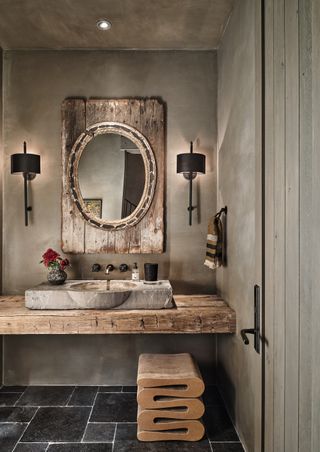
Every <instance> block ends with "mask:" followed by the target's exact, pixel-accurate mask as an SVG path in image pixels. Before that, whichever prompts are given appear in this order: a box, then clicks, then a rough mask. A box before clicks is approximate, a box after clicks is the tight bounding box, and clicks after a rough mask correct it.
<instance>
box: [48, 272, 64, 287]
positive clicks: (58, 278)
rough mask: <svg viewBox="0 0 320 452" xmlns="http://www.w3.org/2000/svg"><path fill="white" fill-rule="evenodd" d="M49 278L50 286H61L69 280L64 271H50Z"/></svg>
mask: <svg viewBox="0 0 320 452" xmlns="http://www.w3.org/2000/svg"><path fill="white" fill-rule="evenodd" d="M47 278H48V281H49V283H50V284H53V285H54V286H59V285H60V284H64V282H65V280H66V279H67V274H66V272H65V271H63V270H59V269H56V268H54V269H52V270H49V272H48V277H47Z"/></svg>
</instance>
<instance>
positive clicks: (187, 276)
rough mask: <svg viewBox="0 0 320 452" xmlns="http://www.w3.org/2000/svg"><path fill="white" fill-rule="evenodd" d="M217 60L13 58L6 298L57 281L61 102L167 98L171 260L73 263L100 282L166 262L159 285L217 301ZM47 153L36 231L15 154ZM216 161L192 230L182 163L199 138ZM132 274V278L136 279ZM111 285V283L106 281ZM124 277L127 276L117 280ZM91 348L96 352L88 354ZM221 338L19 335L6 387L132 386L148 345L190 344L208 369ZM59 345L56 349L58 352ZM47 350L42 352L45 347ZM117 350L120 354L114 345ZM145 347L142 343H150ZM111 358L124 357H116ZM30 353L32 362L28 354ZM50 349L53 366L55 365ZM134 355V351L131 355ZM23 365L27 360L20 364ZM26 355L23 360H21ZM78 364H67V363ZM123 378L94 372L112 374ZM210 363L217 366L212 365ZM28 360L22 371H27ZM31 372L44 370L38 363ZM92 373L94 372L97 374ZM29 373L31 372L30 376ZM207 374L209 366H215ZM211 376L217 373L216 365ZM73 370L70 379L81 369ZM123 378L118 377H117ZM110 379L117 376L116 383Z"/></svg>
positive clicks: (67, 54)
mask: <svg viewBox="0 0 320 452" xmlns="http://www.w3.org/2000/svg"><path fill="white" fill-rule="evenodd" d="M216 81H217V69H216V53H215V52H184V51H182V52H175V51H173V52H155V51H150V52H135V51H126V52H116V51H114V52H107V51H105V52H103V51H9V52H6V53H5V58H4V94H5V96H4V140H5V143H4V144H5V162H4V218H5V221H4V246H3V278H4V292H5V293H10V294H18V293H23V291H24V290H25V289H26V288H28V287H30V286H33V285H35V284H38V283H40V282H41V281H43V280H44V279H45V278H46V272H45V270H44V269H43V268H42V267H41V266H40V265H39V260H40V256H41V254H42V252H43V251H44V250H45V249H46V248H47V247H49V246H50V247H53V248H56V249H59V247H60V225H61V213H60V212H61V205H60V196H61V117H60V107H61V102H62V101H63V99H65V98H66V97H72V96H73V97H81V96H83V97H98V98H103V97H112V98H116V97H147V96H158V97H160V98H161V99H162V100H163V101H164V102H165V103H166V110H167V131H166V135H167V136H166V154H167V155H166V161H167V165H166V252H165V253H164V254H163V255H160V256H147V255H145V256H137V255H132V256H129V255H122V256H121V255H97V256H95V255H90V256H77V257H75V256H74V257H73V256H71V260H72V263H73V268H72V271H70V276H72V277H76V278H81V277H92V274H91V272H90V268H91V265H92V264H93V263H94V262H99V263H101V264H108V263H113V264H115V265H116V266H117V265H118V264H120V263H121V262H126V263H128V264H132V263H133V262H135V261H137V262H138V263H139V264H140V266H141V267H142V265H143V262H146V261H147V260H148V261H150V260H151V261H154V262H158V263H159V265H160V268H159V277H160V278H169V279H170V280H171V281H172V284H173V287H174V291H175V292H176V293H182V292H185V293H188V292H189V293H190V292H196V293H212V292H214V291H215V283H214V273H212V272H211V271H210V270H209V269H207V268H205V267H204V266H203V259H204V253H205V237H206V228H207V220H208V217H209V216H210V215H212V214H213V212H214V211H215V208H216V188H215V187H216V172H215V170H216V166H215V145H216ZM23 140H26V141H27V142H28V145H29V149H30V151H33V152H35V153H39V154H41V158H42V174H41V175H40V176H38V177H37V178H36V179H35V180H34V181H33V182H32V196H31V201H32V205H33V213H32V219H31V224H30V226H29V227H28V228H25V226H24V224H23V197H22V196H23V190H22V178H20V177H18V176H11V175H10V170H9V156H10V154H11V153H13V152H19V151H21V149H22V142H23ZM190 140H194V141H195V150H196V151H197V150H198V151H201V152H203V153H205V154H206V155H207V174H206V175H204V176H201V177H199V178H198V179H197V180H196V183H195V191H194V194H195V203H197V204H198V206H199V209H198V211H196V212H195V213H194V224H193V226H192V227H189V226H188V224H187V201H188V191H187V184H186V181H185V179H184V178H183V177H181V176H179V175H177V174H176V155H177V154H178V153H180V152H187V151H188V149H189V141H190ZM127 276H128V277H129V274H128V275H127ZM102 277H103V275H102ZM113 277H115V278H117V277H120V275H119V273H118V272H117V271H115V272H114V274H113ZM86 341H87V343H88V344H90V347H91V348H90V352H88V349H87V348H84V347H83V344H84V343H86ZM214 341H215V338H214V337H213V336H208V337H203V338H198V339H197V338H193V339H192V341H191V340H188V341H187V342H185V340H184V337H180V338H177V337H173V336H172V337H170V336H168V337H162V336H161V337H160V338H159V337H158V338H157V337H155V336H150V337H143V338H142V337H123V338H122V340H120V338H119V340H117V338H111V337H108V336H105V337H99V338H94V337H93V338H84V339H81V338H71V337H64V338H54V339H53V338H48V337H36V338H28V337H23V338H22V337H21V338H10V337H7V338H6V340H5V378H6V382H7V383H18V382H19V383H24V382H25V383H34V382H37V383H41V382H42V383H53V382H55V383H59V382H60V381H63V382H64V383H66V382H70V383H73V382H74V375H75V374H76V371H77V369H78V368H80V367H79V362H81V374H80V375H78V374H77V375H78V377H77V378H79V380H78V383H84V384H85V383H87V384H90V383H93V382H95V383H97V382H99V381H100V382H101V383H110V384H115V383H119V384H120V383H122V384H129V383H133V382H134V379H133V374H132V372H129V371H128V372H123V371H122V370H121V369H127V368H129V367H130V369H134V368H135V365H136V355H137V351H138V350H140V347H143V348H144V350H147V349H149V348H150V349H151V348H152V347H154V344H155V343H156V344H157V347H158V348H159V350H161V349H165V350H167V351H170V350H174V349H175V347H178V346H179V344H180V347H181V349H183V350H184V351H188V350H189V348H192V347H191V344H198V345H199V347H195V350H194V351H195V354H196V355H197V354H199V357H201V359H200V364H201V363H204V359H203V356H204V355H205V356H206V361H207V364H208V363H210V364H211V366H212V365H213V364H214V360H215V354H214V352H213V348H214V347H213V344H214ZM53 343H54V347H52V344H53ZM35 344H37V346H35ZM111 344H112V346H111ZM139 344H142V345H139ZM111 349H113V350H112V351H111ZM22 350H23V353H21V352H22ZM48 350H50V355H51V358H50V359H48V360H47V359H46V358H47V357H48ZM127 350H130V353H127ZM14 356H20V357H21V359H18V360H17V359H15V358H14ZM22 356H23V360H22ZM63 356H68V365H67V366H66V367H64V368H62V367H61V365H60V364H59V365H58V363H60V361H59V360H60V359H61V357H63ZM111 356H114V357H115V358H114V360H116V361H117V363H116V367H115V368H114V369H113V371H112V373H110V372H107V371H106V370H105V367H104V368H103V369H104V370H102V371H99V370H98V367H97V368H96V367H92V366H91V363H92V362H96V363H99V362H101V361H105V362H108V360H109V358H110V365H111V366H113V364H114V363H115V361H114V360H112V359H111ZM208 360H209V361H208ZM22 361H23V362H22ZM26 363H33V365H31V364H30V366H29V365H27V364H26ZM86 364H88V365H86ZM26 367H28V369H26ZM207 367H208V365H207ZM209 367H210V366H209ZM71 368H72V369H73V371H71V370H70V369H71ZM117 369H119V371H117ZM106 376H107V379H106Z"/></svg>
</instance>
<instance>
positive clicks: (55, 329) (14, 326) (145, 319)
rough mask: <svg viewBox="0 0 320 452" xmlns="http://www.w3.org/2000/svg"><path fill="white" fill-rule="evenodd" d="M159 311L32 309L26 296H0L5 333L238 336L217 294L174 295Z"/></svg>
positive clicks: (1, 324)
mask: <svg viewBox="0 0 320 452" xmlns="http://www.w3.org/2000/svg"><path fill="white" fill-rule="evenodd" d="M174 301H175V304H176V307H175V308H173V309H158V310H132V311H128V310H127V311H125V310H123V311H121V310H91V309H90V310H63V311H62V310H60V311H58V310H57V311H55V310H54V311H52V310H30V309H27V308H26V307H25V305H24V296H18V295H17V296H11V295H8V296H5V295H4V296H0V335H2V334H6V335H7V334H183V333H184V334H186V333H187V334H212V333H235V331H236V313H235V311H234V310H233V309H232V308H230V307H229V306H228V305H227V303H226V302H225V301H223V300H222V299H221V298H220V297H218V296H217V295H175V296H174Z"/></svg>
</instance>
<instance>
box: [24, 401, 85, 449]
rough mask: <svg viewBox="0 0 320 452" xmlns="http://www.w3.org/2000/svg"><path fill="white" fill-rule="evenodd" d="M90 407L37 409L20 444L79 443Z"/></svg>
mask: <svg viewBox="0 0 320 452" xmlns="http://www.w3.org/2000/svg"><path fill="white" fill-rule="evenodd" d="M90 410H91V408H90V407H62V408H58V407H44V408H39V410H38V411H37V413H36V415H35V417H34V418H33V420H32V421H31V422H30V424H29V426H28V428H27V430H26V431H25V433H24V435H23V437H22V439H21V441H22V442H80V441H81V438H82V436H83V433H84V431H85V428H86V425H87V421H88V417H89V414H90Z"/></svg>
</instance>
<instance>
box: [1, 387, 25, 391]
mask: <svg viewBox="0 0 320 452" xmlns="http://www.w3.org/2000/svg"><path fill="white" fill-rule="evenodd" d="M25 389H26V386H2V387H1V389H0V393H1V392H20V393H21V392H23V391H24V390H25Z"/></svg>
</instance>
